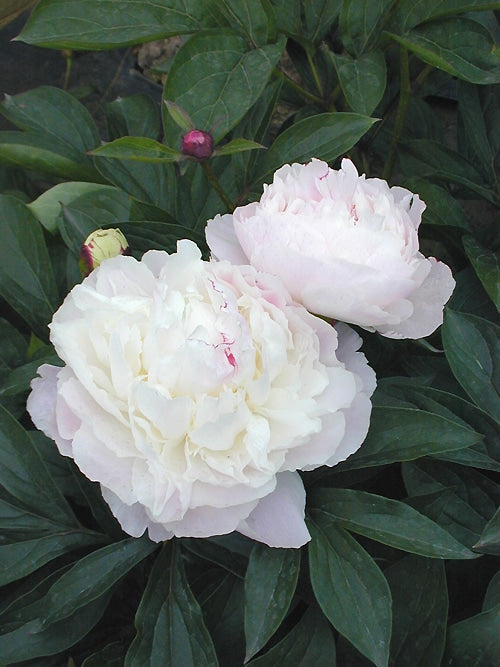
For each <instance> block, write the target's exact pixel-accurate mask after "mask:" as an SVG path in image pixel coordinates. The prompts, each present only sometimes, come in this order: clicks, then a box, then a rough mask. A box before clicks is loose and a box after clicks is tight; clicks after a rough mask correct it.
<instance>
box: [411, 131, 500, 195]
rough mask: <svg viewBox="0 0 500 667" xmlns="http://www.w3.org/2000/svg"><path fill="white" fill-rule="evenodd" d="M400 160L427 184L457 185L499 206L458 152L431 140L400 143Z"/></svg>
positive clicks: (480, 177) (475, 171)
mask: <svg viewBox="0 0 500 667" xmlns="http://www.w3.org/2000/svg"><path fill="white" fill-rule="evenodd" d="M399 159H400V161H401V164H402V166H403V168H404V172H405V173H406V174H411V175H412V177H414V176H418V177H421V178H427V179H428V180H432V181H434V180H437V181H443V183H446V184H447V183H448V182H449V181H451V182H452V183H457V184H458V185H462V186H465V187H466V188H468V189H469V190H471V191H472V192H475V193H477V194H478V195H480V196H481V197H484V198H485V199H487V200H488V201H491V202H493V203H495V202H496V198H495V194H494V193H493V192H492V191H491V190H489V189H488V188H487V187H485V185H484V180H483V177H482V175H481V174H480V173H479V172H478V171H477V169H476V168H475V167H474V166H473V165H472V164H471V163H470V161H468V160H466V159H465V158H464V157H463V156H461V155H459V154H458V153H457V152H455V151H453V150H452V149H451V148H448V147H447V146H445V145H444V144H442V143H439V142H437V141H431V140H429V139H412V140H411V141H405V142H402V143H400V148H399Z"/></svg>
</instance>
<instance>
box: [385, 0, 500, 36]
mask: <svg viewBox="0 0 500 667" xmlns="http://www.w3.org/2000/svg"><path fill="white" fill-rule="evenodd" d="M486 9H498V0H420V2H417V3H416V2H415V1H414V0H399V2H398V3H396V6H395V12H394V14H393V16H392V17H391V24H392V22H394V23H395V24H396V25H397V26H398V27H399V29H400V30H401V31H404V30H409V29H410V28H413V27H414V26H416V25H418V24H419V23H424V22H425V21H429V20H431V19H436V18H438V17H443V16H452V15H453V14H462V13H463V12H474V11H483V10H486Z"/></svg>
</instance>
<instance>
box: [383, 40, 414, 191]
mask: <svg viewBox="0 0 500 667" xmlns="http://www.w3.org/2000/svg"><path fill="white" fill-rule="evenodd" d="M399 52H400V65H399V67H400V81H399V102H398V108H397V111H396V120H395V123H394V131H393V133H392V139H391V145H390V146H389V152H388V154H387V159H386V161H385V165H384V171H383V174H382V178H384V179H385V180H386V181H388V180H389V178H390V177H391V174H392V170H393V168H394V162H395V160H396V151H397V148H398V142H399V139H400V138H401V134H402V132H403V128H404V124H405V121H406V114H407V113H408V106H409V104H410V94H411V85H410V68H409V66H408V51H407V50H406V49H405V48H404V46H401V47H400V50H399Z"/></svg>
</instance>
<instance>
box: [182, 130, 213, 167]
mask: <svg viewBox="0 0 500 667" xmlns="http://www.w3.org/2000/svg"><path fill="white" fill-rule="evenodd" d="M213 150H214V140H213V139H212V135H211V134H209V133H208V132H204V131H203V130H190V131H189V132H188V133H187V134H186V135H184V137H183V139H182V144H181V151H182V152H183V153H184V155H189V157H194V158H196V159H197V160H206V159H207V158H209V157H210V156H211V155H212V153H213Z"/></svg>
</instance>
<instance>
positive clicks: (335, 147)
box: [256, 112, 376, 182]
mask: <svg viewBox="0 0 500 667" xmlns="http://www.w3.org/2000/svg"><path fill="white" fill-rule="evenodd" d="M375 122H376V120H375V119H373V118H368V117H367V116H362V115H360V114H356V113H347V112H338V113H337V112H336V113H324V114H318V115H316V116H311V117H310V118H304V120H300V121H298V122H297V123H294V124H293V125H292V126H291V127H289V128H287V129H286V130H285V131H284V132H282V133H281V134H280V135H278V137H277V138H276V139H275V140H274V142H273V144H272V145H271V147H270V149H269V150H268V152H267V153H266V155H265V157H264V158H263V160H262V162H261V164H260V172H259V176H258V178H257V179H256V182H262V181H265V180H266V179H267V178H269V177H270V175H271V174H272V173H273V172H274V171H275V170H276V169H278V168H279V167H281V166H282V165H283V164H285V163H292V162H307V161H308V160H310V159H311V158H313V157H316V158H318V159H320V160H325V162H331V161H332V160H335V159H336V158H338V157H339V156H340V155H342V154H343V153H345V152H346V151H348V150H349V149H350V148H352V147H353V146H354V145H355V144H356V143H357V142H358V141H359V139H360V138H361V137H362V136H363V135H364V134H365V133H366V132H368V130H369V129H370V127H371V126H372V125H373V123H375Z"/></svg>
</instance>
